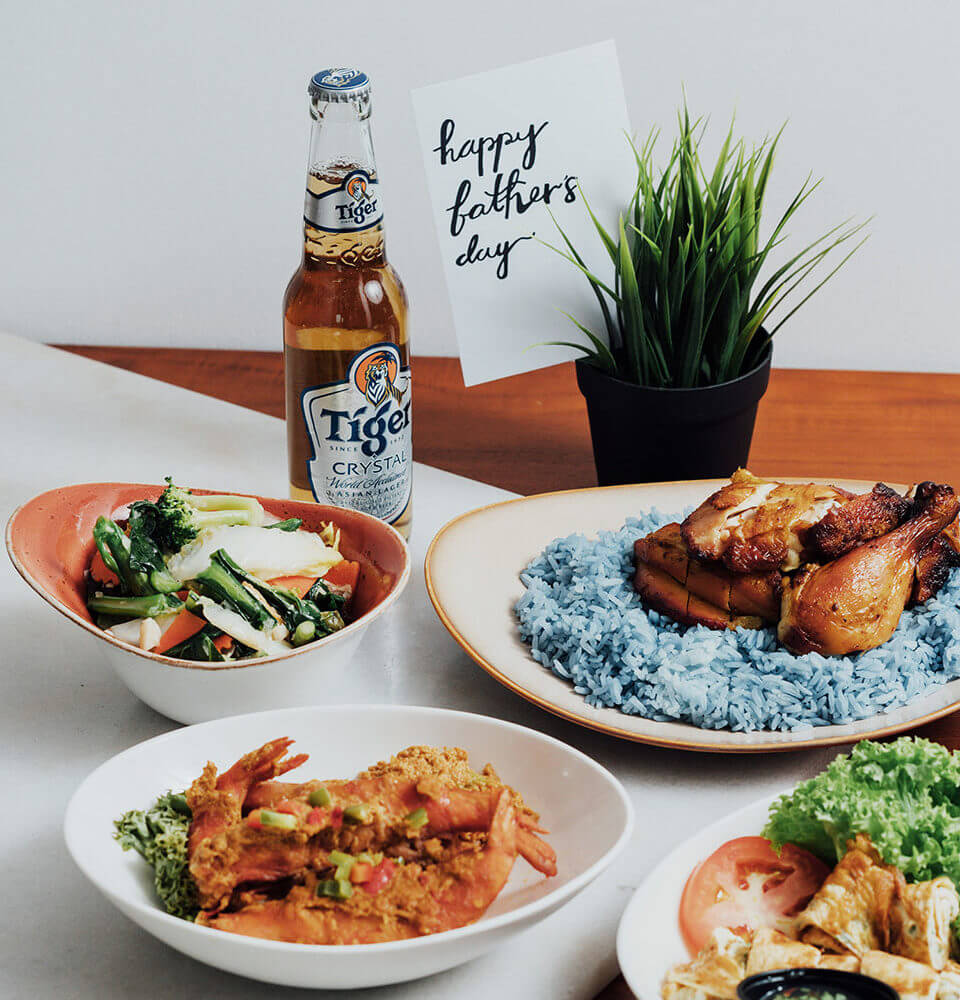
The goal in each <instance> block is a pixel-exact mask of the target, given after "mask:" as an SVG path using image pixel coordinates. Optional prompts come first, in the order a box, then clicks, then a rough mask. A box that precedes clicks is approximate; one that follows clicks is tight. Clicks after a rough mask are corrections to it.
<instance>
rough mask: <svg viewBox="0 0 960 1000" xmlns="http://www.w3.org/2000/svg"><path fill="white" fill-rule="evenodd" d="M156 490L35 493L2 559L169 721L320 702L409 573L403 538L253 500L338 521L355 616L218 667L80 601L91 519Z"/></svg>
mask: <svg viewBox="0 0 960 1000" xmlns="http://www.w3.org/2000/svg"><path fill="white" fill-rule="evenodd" d="M162 489H163V487H162V486H158V485H155V484H154V485H147V484H143V483H81V484H77V485H74V486H65V487H62V488H61V489H57V490H50V491H48V492H47V493H41V494H40V495H39V496H36V497H34V498H33V499H32V500H29V501H27V503H25V504H23V506H21V507H19V508H18V509H17V510H16V511H14V513H13V515H12V516H11V518H10V520H9V522H8V524H7V534H6V542H7V552H8V553H9V555H10V560H11V561H12V562H13V565H14V566H15V567H16V569H17V572H18V573H19V574H20V575H21V576H22V577H23V579H24V580H25V581H26V582H27V583H28V584H29V585H30V586H31V587H32V588H33V589H34V590H35V591H36V592H37V593H38V594H39V595H40V596H41V597H42V598H43V599H44V600H45V601H46V602H47V603H48V604H49V605H51V607H53V608H54V609H55V610H57V611H59V612H60V613H61V614H62V615H64V616H65V617H66V618H69V619H70V621H72V622H73V623H74V624H76V625H78V626H80V628H83V629H85V630H86V631H87V632H89V633H90V634H91V635H94V636H96V637H97V638H98V639H99V640H100V641H101V648H102V649H103V652H104V656H105V657H106V659H107V661H108V662H109V664H110V666H111V667H113V669H114V670H115V671H116V673H117V675H118V676H119V677H120V679H121V680H122V681H123V682H124V684H126V685H127V687H128V688H130V690H131V691H132V692H133V693H134V694H135V695H136V696H137V697H138V698H140V699H141V700H142V701H145V702H146V703H147V704H148V705H150V707H151V708H154V709H156V710H157V711H158V712H161V713H163V714H164V715H166V716H168V717H169V718H171V719H175V720H176V721H177V722H186V723H193V722H206V721H207V720H208V719H218V718H222V717H224V716H227V715H236V714H238V713H241V712H253V711H257V710H260V709H265V708H287V707H289V706H294V705H302V704H303V703H304V702H310V701H322V700H323V699H324V697H325V694H326V692H328V691H329V688H330V683H331V678H336V677H338V676H340V675H341V673H342V671H343V669H344V668H345V667H346V666H347V664H348V663H349V661H350V658H351V657H352V656H353V655H354V652H355V650H356V647H357V644H358V643H359V642H360V640H361V638H362V637H363V633H364V632H365V630H366V629H367V627H368V626H369V625H370V623H371V622H372V621H373V620H374V619H375V618H377V617H379V616H380V615H381V614H383V612H384V611H386V610H387V608H389V607H390V605H391V604H393V603H394V601H396V600H397V598H398V597H399V596H400V594H401V593H402V591H403V588H404V587H406V585H407V582H408V580H409V579H410V551H409V549H408V548H407V544H406V542H405V541H404V540H403V538H402V536H401V535H400V534H399V533H398V532H397V531H396V530H395V529H394V528H392V527H391V526H390V525H389V524H386V523H385V522H383V521H381V520H379V519H378V518H375V517H371V516H370V515H369V514H363V513H361V512H360V511H355V510H346V509H344V508H342V507H329V506H326V505H324V504H315V503H303V502H300V501H296V500H278V499H272V498H270V497H257V499H258V500H259V501H260V502H261V503H262V504H263V507H264V509H265V510H266V511H268V512H269V513H270V514H274V515H275V516H277V517H279V518H281V519H285V518H288V517H299V518H301V519H302V521H303V526H304V527H305V528H308V529H310V530H314V531H319V530H320V528H321V526H322V525H323V524H324V523H326V522H330V521H332V522H333V523H334V524H336V525H337V526H338V527H339V528H340V548H341V551H342V552H343V555H344V557H345V558H346V559H349V560H351V561H354V562H358V563H359V564H360V575H359V580H358V583H357V589H356V592H355V594H354V598H353V605H354V609H355V615H356V616H355V618H354V620H353V621H351V622H350V624H348V625H347V627H346V628H344V629H342V630H341V631H339V632H334V633H333V634H332V635H328V636H325V637H324V638H323V639H319V640H318V641H316V642H312V643H309V644H308V645H306V646H299V647H297V648H295V649H291V650H289V651H288V652H285V653H281V654H279V655H277V656H267V657H260V658H257V659H251V660H238V661H236V662H235V663H229V664H221V665H215V664H208V663H197V662H195V661H193V660H181V659H177V658H175V657H170V656H163V655H160V654H158V653H151V652H148V651H146V650H142V649H139V648H138V647H136V646H131V645H129V644H128V643H125V642H121V641H120V640H119V639H117V638H115V637H114V636H113V635H110V634H109V633H108V632H104V631H103V630H102V629H100V628H98V627H97V626H96V625H95V624H94V622H93V621H92V620H91V618H90V613H89V612H88V611H87V606H86V585H85V581H84V574H85V572H86V570H87V567H88V566H89V565H90V560H91V558H92V556H93V552H94V542H93V526H94V523H95V522H96V520H97V518H98V517H99V516H100V515H101V514H106V515H112V514H114V513H115V512H116V511H118V510H123V509H125V508H126V507H127V505H129V504H130V503H131V502H132V501H134V500H141V499H148V500H155V499H156V498H157V497H158V496H159V495H160V492H161V491H162ZM195 492H197V493H210V492H212V491H210V490H196V491H195ZM245 495H248V494H245Z"/></svg>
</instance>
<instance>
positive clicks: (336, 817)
mask: <svg viewBox="0 0 960 1000" xmlns="http://www.w3.org/2000/svg"><path fill="white" fill-rule="evenodd" d="M330 825H331V826H332V827H333V828H334V830H339V829H340V827H341V826H343V809H341V808H340V806H334V807H333V811H332V812H331V813H330Z"/></svg>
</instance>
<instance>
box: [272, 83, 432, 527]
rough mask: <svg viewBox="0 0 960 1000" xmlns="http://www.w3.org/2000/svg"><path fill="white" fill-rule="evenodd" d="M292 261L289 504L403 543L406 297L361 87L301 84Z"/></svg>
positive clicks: (287, 306) (287, 358)
mask: <svg viewBox="0 0 960 1000" xmlns="http://www.w3.org/2000/svg"><path fill="white" fill-rule="evenodd" d="M308 93H309V95H310V113H311V116H312V118H313V126H312V130H311V138H310V161H309V166H308V172H307V190H306V195H305V199H304V213H303V260H302V263H301V264H300V267H299V268H298V269H297V271H296V273H295V274H294V275H293V277H292V278H291V279H290V284H289V285H288V286H287V291H286V295H285V296H284V303H283V356H284V376H285V381H286V415H287V450H288V455H289V465H290V495H291V497H293V498H294V499H297V500H315V501H317V502H318V503H330V504H336V505H339V506H343V507H352V508H354V509H356V510H362V511H365V512H366V513H369V514H373V515H374V516H376V517H379V518H382V519H383V520H385V521H389V522H390V523H391V524H393V525H394V526H395V527H396V528H397V529H398V530H399V531H401V532H402V533H403V534H404V535H405V536H407V537H409V532H410V520H411V475H412V449H411V427H410V420H411V398H410V353H409V343H408V340H407V297H406V293H405V292H404V290H403V285H402V283H401V282H400V279H399V277H398V276H397V273H396V272H395V271H394V269H393V268H392V267H391V266H390V264H389V263H388V262H387V259H386V255H385V251H384V236H383V209H382V202H381V197H380V187H379V183H378V176H377V168H376V162H375V160H374V155H373V140H372V137H371V133H370V108H371V105H370V83H369V80H368V78H367V76H366V74H364V73H361V72H360V71H358V70H353V69H332V70H323V71H322V72H320V73H317V74H316V75H315V76H314V77H313V79H312V80H311V81H310V86H309V88H308Z"/></svg>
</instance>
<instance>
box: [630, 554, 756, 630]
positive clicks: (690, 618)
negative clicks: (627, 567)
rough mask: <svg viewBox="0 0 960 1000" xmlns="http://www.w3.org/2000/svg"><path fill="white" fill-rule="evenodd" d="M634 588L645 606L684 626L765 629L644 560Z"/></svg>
mask: <svg viewBox="0 0 960 1000" xmlns="http://www.w3.org/2000/svg"><path fill="white" fill-rule="evenodd" d="M633 586H634V589H635V590H636V592H637V593H638V594H639V595H640V599H641V600H642V601H643V602H644V604H646V605H648V606H649V607H651V608H653V609H654V610H655V611H659V612H661V613H662V614H665V615H669V617H671V618H672V619H673V620H674V621H677V622H679V623H680V624H681V625H704V626H706V627H707V628H713V629H727V628H761V627H762V625H763V622H762V620H761V619H760V618H759V617H757V616H755V615H737V614H733V613H732V612H730V611H729V610H728V609H726V608H720V607H717V605H715V604H711V603H710V602H709V601H707V600H704V599H703V598H702V597H698V596H697V595H696V594H691V593H690V591H689V590H687V589H686V588H685V587H684V586H683V585H682V584H680V583H678V582H677V581H676V580H675V579H674V578H673V577H672V576H670V574H669V573H665V572H664V571H663V570H661V569H657V568H656V567H655V566H651V565H649V564H648V563H645V562H643V561H638V562H637V567H636V573H635V575H634V578H633Z"/></svg>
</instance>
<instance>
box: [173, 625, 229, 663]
mask: <svg viewBox="0 0 960 1000" xmlns="http://www.w3.org/2000/svg"><path fill="white" fill-rule="evenodd" d="M221 635H223V633H222V632H221V631H220V629H218V628H214V627H213V626H212V625H204V627H203V628H202V629H200V631H199V632H195V633H194V634H193V635H192V636H190V638H189V639H184V641H183V642H180V643H177V645H176V646H171V647H170V648H169V649H168V650H167V651H166V652H165V653H164V654H163V655H164V656H172V657H174V658H175V659H177V660H197V661H199V662H205V663H222V662H223V661H224V659H225V657H224V655H223V654H222V653H221V652H220V650H219V649H217V647H216V646H214V644H213V640H214V639H218V638H219V637H220V636H221Z"/></svg>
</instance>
